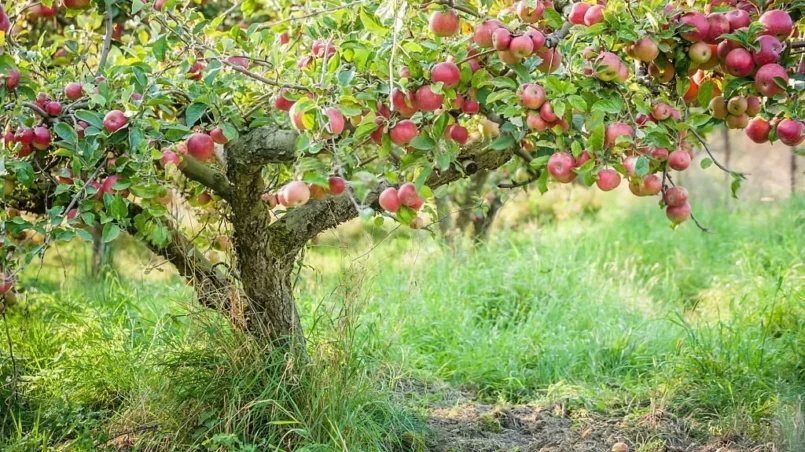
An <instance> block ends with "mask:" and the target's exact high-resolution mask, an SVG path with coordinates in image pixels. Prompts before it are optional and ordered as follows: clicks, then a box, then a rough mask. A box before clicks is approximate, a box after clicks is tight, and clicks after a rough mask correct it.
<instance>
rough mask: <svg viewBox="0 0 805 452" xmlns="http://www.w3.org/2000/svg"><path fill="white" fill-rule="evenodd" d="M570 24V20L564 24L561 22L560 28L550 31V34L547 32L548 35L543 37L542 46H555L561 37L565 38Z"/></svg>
mask: <svg viewBox="0 0 805 452" xmlns="http://www.w3.org/2000/svg"><path fill="white" fill-rule="evenodd" d="M572 26H573V24H571V23H570V22H565V23H564V24H562V28H560V29H558V30H556V31H554V32H553V33H551V34H549V35H548V36H546V37H545V46H544V47H547V48H549V49H550V48H552V47H556V46H557V45H559V42H560V41H561V40H562V39H565V37H566V36H567V34H568V33H570V27H572Z"/></svg>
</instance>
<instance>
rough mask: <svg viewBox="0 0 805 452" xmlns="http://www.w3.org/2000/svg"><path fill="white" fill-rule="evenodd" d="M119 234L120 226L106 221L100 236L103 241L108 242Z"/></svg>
mask: <svg viewBox="0 0 805 452" xmlns="http://www.w3.org/2000/svg"><path fill="white" fill-rule="evenodd" d="M119 235H120V227H118V226H117V225H116V224H114V223H106V226H104V227H103V233H102V234H101V238H102V240H103V243H109V242H111V241H112V240H114V239H116V238H117V237H118V236H119Z"/></svg>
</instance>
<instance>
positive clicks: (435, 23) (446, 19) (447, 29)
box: [429, 9, 461, 37]
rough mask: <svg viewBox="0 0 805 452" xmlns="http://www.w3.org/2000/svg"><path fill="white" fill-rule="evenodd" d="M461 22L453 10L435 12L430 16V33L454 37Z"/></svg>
mask: <svg viewBox="0 0 805 452" xmlns="http://www.w3.org/2000/svg"><path fill="white" fill-rule="evenodd" d="M460 22H461V21H460V20H459V18H458V15H457V14H456V12H455V11H453V10H452V9H448V10H446V11H434V12H433V14H431V15H430V22H429V25H430V31H432V32H433V34H435V35H436V36H442V37H447V36H453V35H454V34H456V33H458V29H459V25H460Z"/></svg>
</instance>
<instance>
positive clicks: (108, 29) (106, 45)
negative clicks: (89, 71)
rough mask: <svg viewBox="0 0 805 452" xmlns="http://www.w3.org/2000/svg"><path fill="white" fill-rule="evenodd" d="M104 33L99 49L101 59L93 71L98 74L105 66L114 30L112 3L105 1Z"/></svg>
mask: <svg viewBox="0 0 805 452" xmlns="http://www.w3.org/2000/svg"><path fill="white" fill-rule="evenodd" d="M105 17H106V35H105V36H104V37H103V50H102V51H101V59H100V61H99V62H98V71H97V72H96V73H95V75H96V76H99V75H101V74H102V73H103V69H104V66H106V58H107V57H108V56H109V49H111V48H112V32H113V31H114V28H115V26H114V24H113V23H112V4H111V3H110V2H106V13H105Z"/></svg>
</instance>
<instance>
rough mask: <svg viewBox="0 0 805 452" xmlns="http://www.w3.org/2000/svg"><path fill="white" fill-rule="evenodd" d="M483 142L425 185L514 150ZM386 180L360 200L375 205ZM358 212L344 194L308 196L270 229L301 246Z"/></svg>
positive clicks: (498, 160) (486, 166)
mask: <svg viewBox="0 0 805 452" xmlns="http://www.w3.org/2000/svg"><path fill="white" fill-rule="evenodd" d="M486 145H487V143H478V144H476V145H475V146H471V147H469V148H467V149H466V150H465V152H464V153H462V155H460V156H459V159H458V160H459V163H461V165H452V166H451V167H450V168H449V169H447V170H446V171H443V172H436V171H435V172H434V173H433V174H431V176H430V177H429V178H428V180H427V181H426V182H425V185H427V186H429V187H431V188H436V187H439V186H441V185H445V184H449V183H450V182H453V181H455V180H458V179H461V178H463V177H465V176H466V174H465V172H464V171H463V168H464V167H465V166H466V163H467V162H470V161H472V162H474V163H475V166H476V167H477V171H482V170H491V169H495V168H498V167H500V166H501V165H503V164H505V163H506V162H508V161H509V160H510V159H511V157H512V154H513V152H514V149H513V148H510V149H507V150H504V151H492V150H488V149H487V147H486ZM459 168H461V169H459ZM388 186H389V184H387V183H385V182H381V183H380V184H378V186H376V187H375V188H374V189H373V190H372V191H371V192H369V194H368V195H367V196H366V199H365V200H364V204H365V205H366V206H369V207H373V208H375V209H378V208H379V206H378V204H377V198H378V196H379V195H380V192H381V191H383V190H384V189H385V188H387V187H388ZM357 216H358V210H357V209H356V208H355V205H354V204H353V202H352V200H351V199H350V197H349V195H348V194H343V195H341V196H334V197H329V198H326V199H324V200H320V201H316V200H311V201H309V202H308V203H307V204H305V205H304V206H302V207H299V208H296V209H294V210H292V211H290V212H288V213H287V214H286V215H285V216H283V217H282V218H281V219H280V220H279V221H277V222H275V223H274V224H272V225H271V226H270V229H272V230H284V231H285V234H284V235H285V237H287V238H288V239H289V240H290V241H291V242H292V243H293V244H294V246H295V247H297V248H301V247H302V246H304V244H305V243H307V241H308V240H310V239H311V238H312V237H314V236H316V235H317V234H319V233H320V232H322V231H326V230H327V229H330V228H334V227H336V226H338V225H339V224H341V223H344V222H345V221H348V220H350V219H352V218H355V217H357Z"/></svg>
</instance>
